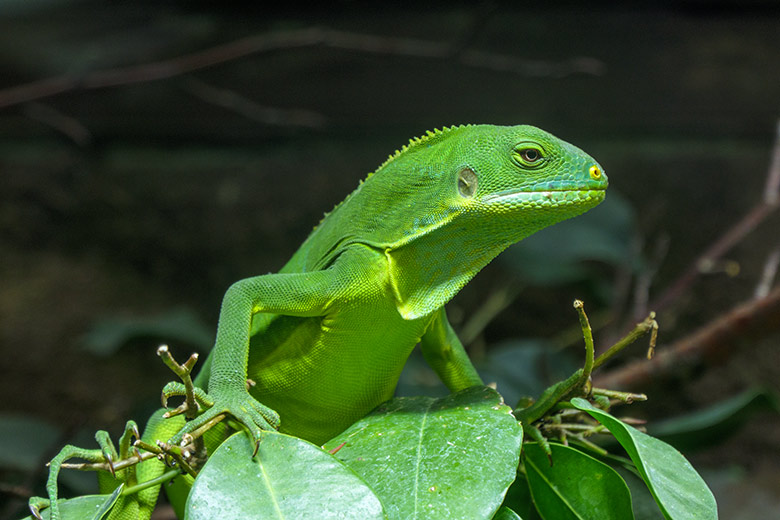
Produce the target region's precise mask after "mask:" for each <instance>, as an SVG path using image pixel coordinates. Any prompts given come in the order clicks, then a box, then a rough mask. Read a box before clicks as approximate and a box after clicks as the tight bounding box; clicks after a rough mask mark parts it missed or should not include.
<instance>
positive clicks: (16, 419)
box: [0, 414, 62, 471]
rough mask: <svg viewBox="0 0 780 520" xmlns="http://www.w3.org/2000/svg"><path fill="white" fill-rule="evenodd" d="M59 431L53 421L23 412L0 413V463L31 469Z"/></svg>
mask: <svg viewBox="0 0 780 520" xmlns="http://www.w3.org/2000/svg"><path fill="white" fill-rule="evenodd" d="M60 435H62V433H61V432H60V431H59V429H57V428H56V427H55V426H54V425H52V424H49V423H47V422H45V421H42V420H40V419H37V418H34V417H29V416H24V415H13V414H3V415H0V439H2V440H3V442H0V467H2V468H8V469H15V470H21V471H34V470H36V469H38V468H39V467H41V464H42V462H41V460H42V459H43V457H44V456H45V455H46V454H47V453H48V452H49V451H51V449H52V448H53V447H54V444H55V443H56V442H57V441H58V439H59V438H60Z"/></svg>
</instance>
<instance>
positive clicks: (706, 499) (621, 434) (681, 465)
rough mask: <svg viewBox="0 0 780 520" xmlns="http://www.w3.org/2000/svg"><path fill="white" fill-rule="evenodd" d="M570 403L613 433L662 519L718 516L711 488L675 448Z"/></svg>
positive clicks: (584, 405) (581, 403) (577, 400)
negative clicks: (643, 483) (650, 494)
mask: <svg viewBox="0 0 780 520" xmlns="http://www.w3.org/2000/svg"><path fill="white" fill-rule="evenodd" d="M571 404H572V405H574V406H575V407H576V408H578V409H580V410H582V411H584V412H587V413H589V414H590V415H591V416H592V417H593V418H594V419H596V420H597V421H599V422H600V423H601V424H603V425H604V426H605V427H606V428H607V429H609V431H610V432H611V433H612V435H614V436H615V439H617V441H618V442H619V443H620V444H621V445H622V446H623V449H625V450H626V452H627V453H628V456H629V457H631V460H632V461H633V462H634V465H636V467H637V470H639V473H640V475H641V476H642V479H643V480H644V481H645V484H647V487H648V488H649V489H650V492H651V493H652V494H653V497H655V501H656V502H657V503H658V506H659V507H660V508H661V511H662V512H663V513H664V516H665V517H666V518H669V519H672V520H675V519H690V518H697V519H716V518H718V508H717V504H716V503H715V497H714V496H713V495H712V491H710V489H709V488H708V487H707V484H705V483H704V480H703V479H702V478H701V477H700V476H699V474H698V473H697V472H696V470H695V469H693V466H691V464H690V463H689V462H688V461H687V460H686V459H685V457H683V456H682V454H681V453H680V452H679V451H677V450H676V449H674V448H673V447H671V446H669V445H668V444H666V443H665V442H663V441H661V440H658V439H656V438H654V437H651V436H649V435H647V434H645V433H642V432H640V431H639V430H637V429H636V428H633V427H631V426H629V425H627V424H625V423H622V422H621V421H619V420H618V419H616V418H614V417H613V416H612V415H610V414H608V413H607V412H605V411H603V410H599V409H598V408H596V407H594V406H593V405H591V404H590V403H589V402H588V401H586V400H584V399H580V398H575V399H572V400H571Z"/></svg>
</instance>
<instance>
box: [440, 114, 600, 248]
mask: <svg viewBox="0 0 780 520" xmlns="http://www.w3.org/2000/svg"><path fill="white" fill-rule="evenodd" d="M471 128H472V130H473V136H472V137H471V138H470V139H468V140H463V142H462V144H460V145H459V146H457V147H455V148H454V149H453V155H454V156H455V157H457V159H456V160H455V161H454V163H453V164H454V165H457V166H456V167H455V170H456V171H454V172H452V173H451V175H454V176H455V179H456V180H455V182H456V183H457V186H456V189H453V195H452V196H453V197H455V198H454V200H455V201H457V202H455V204H454V206H456V207H459V210H460V211H462V212H463V213H474V216H475V217H477V218H478V219H479V220H487V221H489V222H491V224H488V227H489V228H491V229H492V231H493V233H496V234H497V235H499V236H502V237H503V238H505V239H506V240H508V241H509V242H510V243H512V242H516V241H518V240H520V239H522V238H524V237H526V236H528V235H530V234H531V233H534V232H535V231H538V230H539V229H542V228H544V227H546V226H549V225H552V224H554V223H556V222H559V221H561V220H564V219H566V218H570V217H573V216H575V215H579V214H580V213H583V212H585V211H587V210H588V209H590V208H592V207H594V206H595V205H597V204H598V203H600V202H601V201H602V200H604V196H605V190H606V188H607V185H608V181H607V176H606V175H605V174H604V170H603V169H602V167H601V166H600V165H599V164H598V163H597V162H596V161H595V160H594V159H593V158H592V157H590V156H589V155H588V154H586V153H585V152H583V151H582V150H580V149H579V148H577V147H575V146H573V145H571V144H569V143H567V142H565V141H562V140H560V139H558V138H557V137H554V136H552V135H550V134H549V133H547V132H545V131H543V130H540V129H538V128H535V127H532V126H512V127H490V126H486V127H482V126H477V127H471ZM455 157H453V159H455ZM469 220H470V219H469ZM507 245H508V244H507Z"/></svg>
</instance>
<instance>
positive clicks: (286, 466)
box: [185, 432, 384, 520]
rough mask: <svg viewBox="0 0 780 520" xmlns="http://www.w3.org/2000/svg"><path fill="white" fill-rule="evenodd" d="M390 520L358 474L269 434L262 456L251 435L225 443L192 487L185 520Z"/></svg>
mask: <svg viewBox="0 0 780 520" xmlns="http://www.w3.org/2000/svg"><path fill="white" fill-rule="evenodd" d="M214 518H224V519H233V518H235V519H244V518H269V519H270V518H276V519H283V518H284V519H294V518H296V519H297V518H301V519H304V518H305V519H308V518H322V519H327V518H354V519H360V520H362V519H373V518H384V516H383V513H382V505H381V504H380V503H379V500H378V499H377V498H376V496H375V495H374V494H373V493H372V492H371V490H370V489H369V488H368V486H366V484H365V483H364V482H363V481H362V480H361V479H360V477H358V476H357V475H355V473H354V472H353V471H352V470H350V469H349V468H347V467H346V466H344V465H343V464H342V463H340V462H339V461H338V460H336V459H335V458H334V457H333V456H332V455H330V454H329V453H326V452H324V451H322V450H321V449H320V448H318V447H317V446H314V445H312V444H310V443H308V442H306V441H304V440H301V439H297V438H295V437H290V436H288V435H283V434H280V433H276V432H268V433H267V434H266V435H265V437H264V438H263V441H262V442H261V443H260V448H259V451H258V453H257V456H256V457H255V458H254V459H253V458H252V444H251V442H250V441H249V438H248V436H247V435H246V434H245V433H238V434H236V435H233V436H232V437H230V438H229V439H228V440H227V441H225V442H224V443H223V444H222V445H221V446H220V447H219V448H218V449H217V450H216V451H215V452H214V454H213V455H212V456H211V457H210V458H209V460H208V462H207V463H206V465H205V466H204V467H203V470H201V472H200V474H199V475H198V478H196V479H195V483H194V484H193V486H192V491H191V492H190V496H189V498H188V500H187V506H186V514H185V519H187V520H212V519H214Z"/></svg>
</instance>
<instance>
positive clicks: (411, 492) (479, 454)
mask: <svg viewBox="0 0 780 520" xmlns="http://www.w3.org/2000/svg"><path fill="white" fill-rule="evenodd" d="M510 412H511V410H510V408H509V407H508V406H506V405H504V404H503V402H502V400H501V396H499V395H498V393H496V391H495V390H492V389H490V388H486V387H475V388H469V389H467V390H463V391H461V392H458V393H456V394H454V395H451V396H448V397H445V398H442V399H433V398H430V397H399V398H396V399H393V400H391V401H388V402H387V403H385V404H383V405H381V406H379V407H378V408H377V409H376V410H375V411H374V412H372V413H371V414H370V415H368V416H367V417H365V418H363V419H361V420H360V421H358V422H357V423H355V424H354V425H353V426H351V427H350V428H349V429H348V430H346V431H345V432H344V433H342V434H340V435H339V436H337V437H336V438H334V439H332V440H330V441H328V442H327V443H326V444H325V449H334V448H338V447H341V448H340V449H339V451H338V452H336V457H337V458H339V459H340V460H342V461H343V462H344V463H345V464H348V465H349V466H350V467H351V468H352V469H354V470H355V472H357V473H358V475H361V476H362V477H363V478H364V479H365V480H366V482H367V483H368V484H369V485H370V486H371V488H372V489H373V490H374V492H375V493H376V494H377V496H379V497H380V499H381V500H382V502H383V503H384V504H385V511H386V513H387V515H388V518H390V519H406V518H418V519H422V518H434V519H440V518H468V519H474V520H478V519H480V518H485V519H488V518H491V517H492V516H493V514H494V513H495V512H496V510H497V509H498V508H499V506H500V505H501V503H502V501H503V498H504V494H505V493H506V490H507V488H508V487H509V485H510V484H511V483H512V481H513V480H514V478H515V474H516V472H517V464H518V461H519V455H520V446H521V442H522V437H523V434H522V428H521V427H520V425H519V424H518V422H517V421H516V420H515V418H514V417H513V416H512V414H511V413H510Z"/></svg>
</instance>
